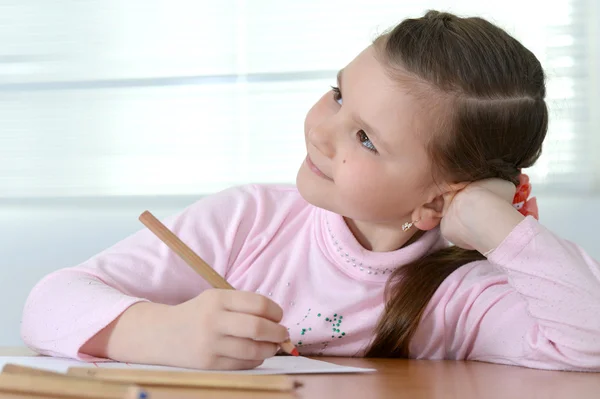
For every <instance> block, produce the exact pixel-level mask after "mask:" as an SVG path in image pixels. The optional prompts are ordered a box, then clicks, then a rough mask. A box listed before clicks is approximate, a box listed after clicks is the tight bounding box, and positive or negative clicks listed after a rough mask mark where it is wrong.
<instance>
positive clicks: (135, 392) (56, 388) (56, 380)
mask: <svg viewBox="0 0 600 399" xmlns="http://www.w3.org/2000/svg"><path fill="white" fill-rule="evenodd" d="M0 392H4V393H18V394H27V395H38V396H52V397H58V398H77V399H80V398H88V399H147V398H149V395H148V393H147V392H146V391H145V390H144V389H142V388H140V387H138V386H134V385H131V384H128V385H125V384H123V383H116V382H109V381H102V380H94V379H91V378H79V377H72V376H68V375H65V374H60V373H53V372H50V371H43V370H31V369H30V368H23V367H21V366H19V367H13V366H11V367H8V368H7V367H4V369H3V372H2V374H0Z"/></svg>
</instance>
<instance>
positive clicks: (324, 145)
mask: <svg viewBox="0 0 600 399" xmlns="http://www.w3.org/2000/svg"><path fill="white" fill-rule="evenodd" d="M335 131H336V128H335V125H334V124H333V123H331V121H329V122H328V121H324V122H321V123H320V124H318V125H316V126H313V127H312V128H311V129H310V130H309V131H308V141H309V142H310V143H311V144H312V145H313V146H315V147H316V148H317V150H319V152H321V153H322V154H323V155H324V156H326V157H327V158H333V157H334V156H335V135H336V134H335Z"/></svg>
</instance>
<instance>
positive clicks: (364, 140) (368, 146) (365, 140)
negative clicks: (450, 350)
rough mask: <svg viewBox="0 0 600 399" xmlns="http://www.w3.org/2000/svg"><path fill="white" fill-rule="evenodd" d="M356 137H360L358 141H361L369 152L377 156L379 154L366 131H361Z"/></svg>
mask: <svg viewBox="0 0 600 399" xmlns="http://www.w3.org/2000/svg"><path fill="white" fill-rule="evenodd" d="M356 136H357V137H358V141H360V143H361V144H362V145H363V147H365V148H366V149H367V150H369V151H371V152H373V153H375V154H378V152H377V148H375V146H374V145H373V143H372V142H371V139H369V136H367V134H366V133H365V132H364V130H359V131H358V132H357V133H356Z"/></svg>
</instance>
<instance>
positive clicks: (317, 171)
mask: <svg viewBox="0 0 600 399" xmlns="http://www.w3.org/2000/svg"><path fill="white" fill-rule="evenodd" d="M305 162H306V165H307V166H308V168H309V169H310V170H312V171H313V173H314V174H316V175H317V176H319V177H322V178H323V179H326V180H329V181H333V179H332V178H331V177H329V176H327V175H326V174H325V173H323V172H321V169H319V168H318V167H317V166H316V165H315V164H314V163H313V162H312V160H311V159H310V155H308V154H307V155H306V161H305Z"/></svg>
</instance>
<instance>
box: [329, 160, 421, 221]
mask: <svg viewBox="0 0 600 399" xmlns="http://www.w3.org/2000/svg"><path fill="white" fill-rule="evenodd" d="M368 156H369V155H368V154H367V157H368ZM345 159H346V163H343V162H342V163H341V164H340V165H339V175H338V177H339V180H337V182H336V183H337V185H338V188H339V189H340V194H341V195H342V196H343V198H344V199H345V201H344V202H345V203H346V205H347V206H348V209H347V211H348V213H349V214H353V215H354V216H355V217H356V218H359V219H363V220H369V219H370V220H386V219H388V220H389V219H399V218H401V217H404V216H405V215H406V214H407V213H409V212H411V211H412V210H413V209H414V204H413V202H415V201H414V199H413V198H412V197H414V196H415V194H416V193H415V192H414V191H413V189H414V184H412V183H411V182H410V181H407V179H406V178H407V177H408V176H397V175H394V174H392V173H387V172H386V171H382V170H381V166H380V165H379V166H377V165H375V164H374V163H373V162H371V161H369V160H368V158H362V159H361V158H360V157H358V156H356V155H355V156H353V157H350V156H349V157H346V158H345Z"/></svg>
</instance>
